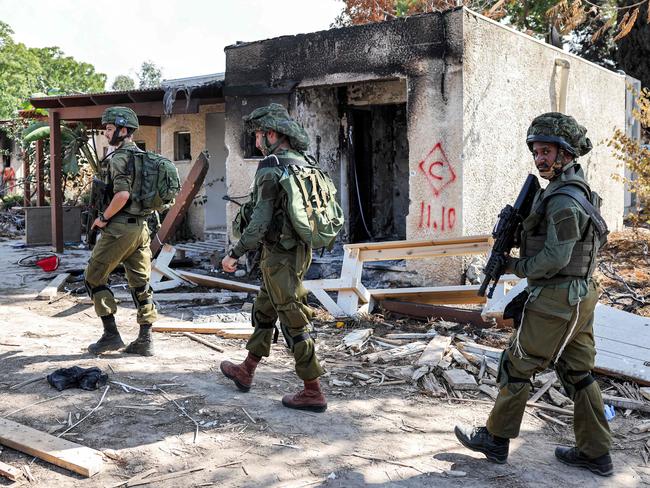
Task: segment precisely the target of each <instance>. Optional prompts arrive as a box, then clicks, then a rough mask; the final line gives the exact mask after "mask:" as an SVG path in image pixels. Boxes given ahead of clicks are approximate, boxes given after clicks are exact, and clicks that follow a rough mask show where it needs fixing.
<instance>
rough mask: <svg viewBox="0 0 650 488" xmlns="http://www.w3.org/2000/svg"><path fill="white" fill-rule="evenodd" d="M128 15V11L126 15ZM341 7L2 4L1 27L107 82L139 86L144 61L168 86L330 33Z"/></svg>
mask: <svg viewBox="0 0 650 488" xmlns="http://www.w3.org/2000/svg"><path fill="white" fill-rule="evenodd" d="M118 9H123V10H118ZM342 10H343V2H342V1H341V0H302V1H301V0H272V1H269V0H266V1H264V0H228V1H224V0H212V1H209V0H182V1H180V0H156V1H152V0H130V1H126V0H118V1H110V0H109V1H102V2H97V1H92V0H57V1H52V0H0V20H2V21H3V22H6V23H7V24H9V26H10V27H11V28H12V30H13V31H14V34H13V38H14V41H16V42H22V43H24V44H25V45H27V46H28V47H50V46H58V47H60V48H61V49H62V50H63V51H64V52H65V54H66V55H68V56H72V57H74V58H75V59H76V60H78V61H84V62H87V63H91V64H92V65H94V66H95V70H96V71H98V72H100V73H104V74H106V75H107V77H108V79H107V83H106V88H107V89H110V86H111V84H112V82H113V80H114V78H115V77H116V76H117V75H120V74H125V75H129V76H131V77H132V78H134V79H136V80H137V76H136V73H137V71H138V69H139V68H140V65H141V64H142V62H143V61H153V62H154V63H155V64H156V65H157V66H158V67H160V68H162V75H163V79H172V78H183V77H187V76H197V75H203V74H210V73H219V72H223V71H225V65H226V57H225V54H224V51H223V49H224V47H226V46H228V45H231V44H235V43H236V42H237V41H255V40H261V39H268V38H271V37H278V36H282V35H290V34H299V33H306V32H314V31H318V30H323V29H328V28H329V26H330V24H331V23H332V22H333V21H334V18H335V17H336V16H337V15H338V14H339V13H340V12H341V11H342Z"/></svg>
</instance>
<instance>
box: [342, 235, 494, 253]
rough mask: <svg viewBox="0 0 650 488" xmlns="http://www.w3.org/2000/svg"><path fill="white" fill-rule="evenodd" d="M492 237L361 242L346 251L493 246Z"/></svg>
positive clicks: (348, 247)
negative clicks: (475, 245) (475, 244)
mask: <svg viewBox="0 0 650 488" xmlns="http://www.w3.org/2000/svg"><path fill="white" fill-rule="evenodd" d="M491 242H492V237H491V236H489V235H479V236H466V237H449V238H444V239H435V240H432V239H419V240H404V241H385V242H359V243H356V244H345V246H343V247H344V248H346V249H359V250H360V251H373V250H378V249H400V248H402V249H404V248H417V247H428V246H447V245H454V244H474V243H486V244H491Z"/></svg>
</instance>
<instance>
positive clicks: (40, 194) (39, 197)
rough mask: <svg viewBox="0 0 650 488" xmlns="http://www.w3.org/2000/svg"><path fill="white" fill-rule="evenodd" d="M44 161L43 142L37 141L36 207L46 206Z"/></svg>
mask: <svg viewBox="0 0 650 488" xmlns="http://www.w3.org/2000/svg"><path fill="white" fill-rule="evenodd" d="M44 159H45V158H44V154H43V141H42V140H38V141H36V205H38V206H39V207H43V206H45V181H44V177H45V173H44V172H43V165H44V162H45V161H44Z"/></svg>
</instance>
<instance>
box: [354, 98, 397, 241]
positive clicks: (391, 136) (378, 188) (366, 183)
mask: <svg viewBox="0 0 650 488" xmlns="http://www.w3.org/2000/svg"><path fill="white" fill-rule="evenodd" d="M348 120H350V121H351V130H352V132H351V142H352V144H351V147H350V148H349V161H350V165H349V174H348V179H349V182H350V184H349V187H348V191H349V202H350V213H349V215H348V216H347V217H348V219H349V222H350V224H349V229H350V242H365V241H369V240H372V241H390V240H403V239H406V215H407V213H408V203H409V202H408V193H409V192H408V184H409V181H408V167H409V165H408V139H407V122H406V104H391V105H369V106H365V107H362V108H361V107H354V108H350V109H349V115H348Z"/></svg>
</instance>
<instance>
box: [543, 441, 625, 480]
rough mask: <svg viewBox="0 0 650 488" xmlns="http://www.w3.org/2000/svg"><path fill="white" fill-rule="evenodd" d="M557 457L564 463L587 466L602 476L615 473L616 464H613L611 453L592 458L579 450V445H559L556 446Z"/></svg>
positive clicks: (580, 466) (586, 467) (577, 466)
mask: <svg viewBox="0 0 650 488" xmlns="http://www.w3.org/2000/svg"><path fill="white" fill-rule="evenodd" d="M555 457H556V458H558V459H559V460H560V461H561V462H563V463H564V464H567V465H569V466H574V467H576V468H585V469H588V470H589V471H591V472H592V473H596V474H597V475H600V476H611V475H612V474H614V465H613V464H612V457H611V456H610V455H609V453H607V454H603V455H602V456H598V457H597V458H593V459H590V458H588V457H587V456H585V455H584V454H582V453H581V452H580V451H578V448H577V447H564V446H559V447H556V448H555Z"/></svg>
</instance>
